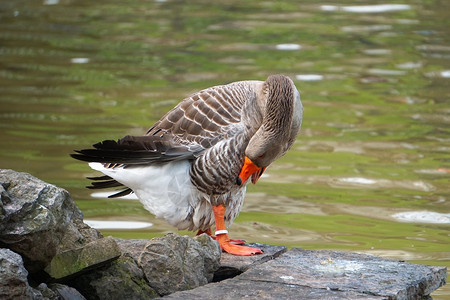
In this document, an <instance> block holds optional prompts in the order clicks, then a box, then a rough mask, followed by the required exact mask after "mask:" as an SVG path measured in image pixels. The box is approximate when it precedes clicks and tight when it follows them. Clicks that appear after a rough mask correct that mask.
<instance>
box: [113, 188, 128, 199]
mask: <svg viewBox="0 0 450 300" xmlns="http://www.w3.org/2000/svg"><path fill="white" fill-rule="evenodd" d="M131 193H133V190H132V189H130V188H127V189H125V190H123V191H121V192H118V193H116V194H113V195H110V196H108V198H118V197H123V196H126V195H128V194H131Z"/></svg>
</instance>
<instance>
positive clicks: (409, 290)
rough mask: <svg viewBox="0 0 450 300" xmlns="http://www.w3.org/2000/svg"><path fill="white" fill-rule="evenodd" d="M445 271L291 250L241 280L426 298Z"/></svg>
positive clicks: (352, 255) (345, 254)
mask: <svg viewBox="0 0 450 300" xmlns="http://www.w3.org/2000/svg"><path fill="white" fill-rule="evenodd" d="M445 278H446V268H444V267H433V266H426V265H415V264H410V263H407V262H403V261H398V260H389V259H383V258H379V257H376V256H371V255H366V254H358V253H352V252H343V251H330V250H314V251H313V250H303V249H298V248H294V249H292V250H290V251H288V252H286V253H285V254H283V255H281V256H280V257H279V258H278V259H275V260H273V261H270V262H268V263H266V264H263V265H259V266H257V267H255V268H252V269H250V270H248V271H247V272H246V273H244V274H243V275H242V277H241V279H244V280H259V281H264V280H268V281H272V282H277V283H283V284H293V285H302V286H309V287H311V288H317V289H330V290H336V291H353V292H358V293H363V294H367V295H375V296H380V297H384V298H386V297H387V298H390V299H412V298H417V297H424V296H427V295H429V294H430V293H431V292H432V291H434V290H435V289H437V288H438V287H440V286H441V285H443V284H444V283H445Z"/></svg>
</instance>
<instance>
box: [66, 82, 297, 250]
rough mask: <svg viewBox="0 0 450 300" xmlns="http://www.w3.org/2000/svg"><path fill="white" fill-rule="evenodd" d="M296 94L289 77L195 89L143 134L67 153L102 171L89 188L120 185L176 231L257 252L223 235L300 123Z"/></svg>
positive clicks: (117, 195)
mask: <svg viewBox="0 0 450 300" xmlns="http://www.w3.org/2000/svg"><path fill="white" fill-rule="evenodd" d="M302 115H303V107H302V103H301V101H300V94H299V92H298V91H297V89H296V87H295V85H294V83H293V82H292V80H291V79H289V78H288V77H286V76H284V75H272V76H269V77H268V78H267V79H266V81H239V82H234V83H230V84H227V85H221V86H214V87H211V88H207V89H205V90H202V91H199V92H197V93H195V94H193V95H191V96H190V97H188V98H186V99H184V100H183V101H181V102H180V103H179V104H178V105H177V106H175V107H174V108H173V109H172V110H170V111H169V112H168V113H167V114H166V115H165V116H163V117H162V118H161V119H160V120H159V121H157V122H156V123H155V124H154V125H153V127H151V128H150V129H149V130H148V131H147V133H146V134H145V135H144V136H125V137H123V138H121V139H119V140H118V141H113V140H105V141H103V142H100V143H97V144H95V145H93V147H94V148H93V149H85V150H80V151H75V152H76V153H75V154H72V155H71V156H72V157H74V158H76V159H79V160H82V161H87V162H89V166H90V167H91V168H92V169H94V170H97V171H100V172H102V173H103V174H104V176H100V177H91V178H88V179H91V180H94V181H93V182H92V186H89V187H90V188H94V189H97V188H109V187H120V186H123V187H124V188H125V189H124V190H122V191H120V192H118V193H116V194H114V195H111V196H110V197H120V196H123V195H126V194H129V193H132V192H134V193H135V194H136V196H137V197H138V198H139V200H140V202H141V203H142V204H143V205H144V207H145V208H146V209H147V210H148V211H150V212H151V213H152V214H154V215H156V216H157V217H159V218H163V219H165V220H166V221H167V222H168V223H169V224H171V225H173V226H175V227H177V228H178V229H188V230H196V231H198V234H200V233H207V234H209V235H210V236H212V231H211V226H212V225H214V223H215V227H216V231H215V237H214V236H213V238H215V239H216V240H217V241H218V242H219V245H220V247H221V248H222V249H223V251H226V252H228V253H232V254H235V255H253V254H257V253H262V251H261V250H260V249H257V248H252V247H247V246H242V244H243V241H240V240H230V239H229V237H228V231H227V226H226V224H227V225H228V226H229V225H230V224H231V223H232V222H233V220H234V219H235V218H236V216H237V215H238V214H239V212H240V210H241V207H242V203H243V200H244V196H245V191H246V186H247V184H248V182H249V181H250V180H248V179H249V178H250V177H251V182H252V183H256V181H257V180H258V179H259V178H260V176H261V175H262V173H263V172H264V170H265V169H266V168H267V167H268V166H269V165H270V164H271V163H272V162H273V161H275V160H276V159H277V158H279V157H280V156H282V155H284V154H285V153H286V151H288V150H289V148H290V147H291V146H292V144H293V143H294V141H295V139H296V137H297V134H298V132H299V130H300V126H301V123H302Z"/></svg>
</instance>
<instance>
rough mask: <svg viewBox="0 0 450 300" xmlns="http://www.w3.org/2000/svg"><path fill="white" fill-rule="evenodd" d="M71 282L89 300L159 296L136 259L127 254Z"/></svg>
mask: <svg viewBox="0 0 450 300" xmlns="http://www.w3.org/2000/svg"><path fill="white" fill-rule="evenodd" d="M70 284H71V285H73V286H74V287H75V288H76V289H77V290H78V291H80V292H81V293H82V294H83V295H84V296H85V297H86V298H87V299H89V300H91V299H93V300H101V299H110V300H122V299H131V300H138V299H151V298H156V297H159V295H158V294H157V293H156V292H155V291H154V290H153V289H152V288H151V287H149V286H148V282H147V281H146V280H145V276H144V272H143V271H142V270H141V269H140V268H139V267H138V265H137V264H136V262H135V261H134V259H133V258H131V257H130V256H127V255H123V256H121V257H120V258H119V259H118V260H116V261H114V262H113V263H112V264H111V265H110V266H107V267H103V268H101V269H96V270H93V271H91V272H89V273H87V274H84V275H82V276H79V277H77V278H75V279H74V280H71V282H70Z"/></svg>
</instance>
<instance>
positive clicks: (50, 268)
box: [45, 237, 121, 281]
mask: <svg viewBox="0 0 450 300" xmlns="http://www.w3.org/2000/svg"><path fill="white" fill-rule="evenodd" d="M120 255H121V251H120V248H119V246H118V245H117V243H116V241H115V240H114V238H112V237H106V238H102V239H98V240H95V241H92V242H90V243H88V244H86V245H85V246H83V247H80V248H77V249H72V250H66V251H63V252H61V253H58V254H57V255H56V256H55V257H53V259H52V261H51V262H50V264H48V265H47V267H46V268H45V272H46V273H47V274H48V275H49V276H50V277H52V278H54V279H58V280H60V281H63V280H66V279H67V278H71V277H72V278H73V277H76V276H79V274H80V273H83V272H86V271H88V270H91V269H93V268H98V267H100V266H102V265H105V264H107V263H109V262H111V261H112V260H114V259H116V258H118V257H119V256H120Z"/></svg>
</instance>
